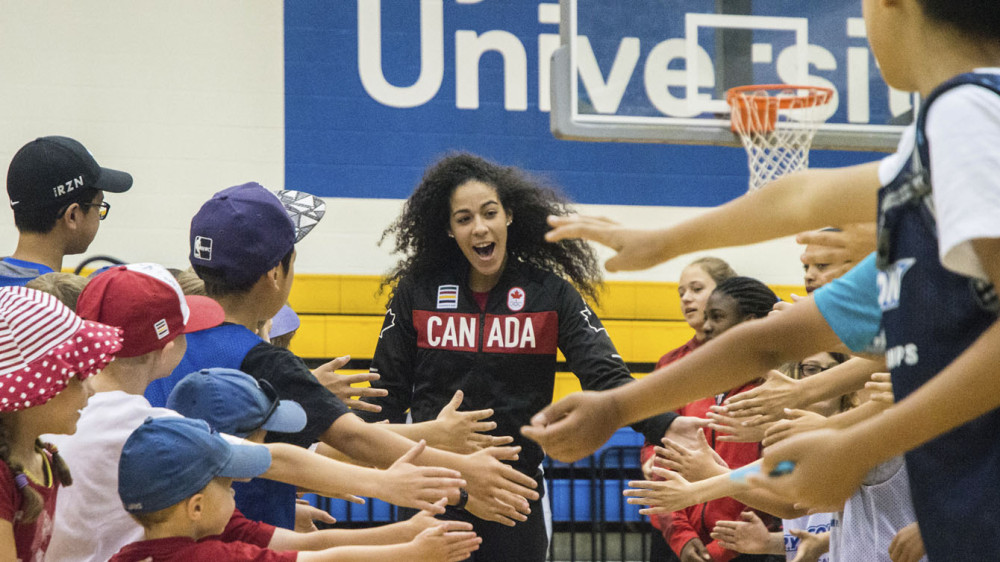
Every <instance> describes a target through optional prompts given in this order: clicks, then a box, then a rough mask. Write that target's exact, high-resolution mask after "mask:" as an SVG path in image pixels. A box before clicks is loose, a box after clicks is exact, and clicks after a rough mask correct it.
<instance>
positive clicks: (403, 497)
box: [378, 440, 466, 514]
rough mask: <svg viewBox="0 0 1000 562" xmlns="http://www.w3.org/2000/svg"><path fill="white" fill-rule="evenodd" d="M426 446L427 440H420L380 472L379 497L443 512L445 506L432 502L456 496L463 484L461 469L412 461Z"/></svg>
mask: <svg viewBox="0 0 1000 562" xmlns="http://www.w3.org/2000/svg"><path fill="white" fill-rule="evenodd" d="M426 447H427V443H426V442H425V441H423V440H421V441H420V442H419V443H417V444H416V445H414V446H413V447H412V448H411V449H410V450H409V451H407V452H406V453H405V454H404V455H403V456H401V457H399V458H398V459H396V462H394V463H392V466H390V467H389V468H387V469H386V470H385V471H383V472H382V473H381V475H382V477H383V481H382V483H381V485H380V486H379V489H380V490H384V492H383V493H382V494H381V495H380V496H378V497H379V499H382V500H385V501H387V502H389V503H391V504H395V505H398V506H402V507H412V508H415V509H425V510H427V511H430V512H431V513H437V514H440V513H444V506H441V505H437V504H436V503H434V502H436V501H437V500H439V499H440V498H451V499H453V500H456V501H457V500H458V497H459V488H464V487H465V486H466V482H465V480H464V479H462V475H461V473H459V472H458V471H456V470H452V469H450V468H442V467H437V466H417V465H415V464H413V460H414V459H416V458H417V457H418V456H420V453H422V452H424V449H425V448H426Z"/></svg>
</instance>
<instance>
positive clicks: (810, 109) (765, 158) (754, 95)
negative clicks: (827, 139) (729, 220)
mask: <svg viewBox="0 0 1000 562" xmlns="http://www.w3.org/2000/svg"><path fill="white" fill-rule="evenodd" d="M832 100H833V90H832V89H831V88H823V87H818V86H792V85H788V84H765V85H754V86H740V87H738V88H732V89H730V90H729V91H727V92H726V102H727V103H728V104H729V107H730V109H731V121H732V129H733V132H734V133H737V134H738V135H739V136H740V140H742V141H743V147H744V148H746V151H747V160H748V164H749V165H750V190H751V191H752V190H755V189H758V188H760V187H762V186H763V185H765V184H767V183H769V182H771V181H774V180H775V179H777V178H778V177H780V176H783V175H785V174H788V173H791V172H795V171H797V170H801V169H803V168H808V167H809V146H810V145H811V144H812V139H813V136H814V135H815V134H816V130H817V129H819V126H820V124H821V123H823V122H824V121H826V117H827V116H826V111H825V110H827V109H828V105H829V103H830V102H831V101H832Z"/></svg>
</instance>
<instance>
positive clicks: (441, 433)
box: [429, 390, 514, 454]
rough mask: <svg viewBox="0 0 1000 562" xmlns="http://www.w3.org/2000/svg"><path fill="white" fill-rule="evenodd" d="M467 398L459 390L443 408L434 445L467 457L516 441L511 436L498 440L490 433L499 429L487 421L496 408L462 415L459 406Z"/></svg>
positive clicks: (438, 420)
mask: <svg viewBox="0 0 1000 562" xmlns="http://www.w3.org/2000/svg"><path fill="white" fill-rule="evenodd" d="M463 398H465V394H464V393H463V392H462V391H461V390H457V391H455V395H454V396H453V397H452V399H451V402H448V403H447V404H445V406H444V408H442V409H441V412H440V413H439V414H438V415H437V418H436V419H435V420H434V423H435V424H436V427H437V430H436V431H434V432H433V433H434V434H435V438H434V439H433V440H429V442H430V445H431V446H433V447H436V448H438V449H445V450H447V451H452V452H455V453H459V454H466V453H475V452H476V451H478V450H480V449H485V448H487V447H499V446H501V445H507V444H509V443H513V442H514V438H513V437H510V436H507V435H504V436H500V437H495V436H493V435H489V434H487V433H486V432H487V431H493V430H494V429H496V427H497V424H496V422H492V421H484V420H485V419H486V418H488V417H490V416H492V415H493V410H492V409H486V410H471V411H466V412H459V411H458V407H459V406H461V405H462V399H463Z"/></svg>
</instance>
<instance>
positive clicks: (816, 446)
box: [762, 239, 1000, 508]
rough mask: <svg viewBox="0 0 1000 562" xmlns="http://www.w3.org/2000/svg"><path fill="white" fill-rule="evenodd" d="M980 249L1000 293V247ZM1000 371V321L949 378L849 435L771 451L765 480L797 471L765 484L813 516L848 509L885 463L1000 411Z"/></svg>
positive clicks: (945, 373)
mask: <svg viewBox="0 0 1000 562" xmlns="http://www.w3.org/2000/svg"><path fill="white" fill-rule="evenodd" d="M972 246H973V248H974V249H975V252H976V254H977V256H978V257H979V261H980V262H981V263H982V265H983V267H984V268H985V269H986V273H987V275H988V276H989V278H990V281H991V282H992V283H993V286H994V287H997V286H1000V239H979V240H974V241H973V242H972ZM998 364H1000V321H995V322H994V323H993V325H992V326H990V327H989V328H988V329H987V330H986V331H985V332H983V334H982V335H980V336H979V338H978V339H977V340H976V341H975V343H973V344H972V345H971V346H969V347H968V348H967V349H966V350H965V351H964V352H962V353H961V354H960V355H959V356H958V357H957V358H955V360H954V361H952V362H951V364H949V365H948V366H947V367H945V368H944V370H942V371H941V372H940V373H938V374H937V375H935V376H934V377H933V378H932V379H931V380H929V381H928V382H927V383H926V384H924V385H923V386H921V387H920V388H918V389H917V390H916V391H914V392H913V393H912V394H910V395H909V396H907V397H906V398H905V399H904V400H902V401H900V402H899V403H898V404H896V405H894V406H892V407H890V408H888V409H887V410H886V411H885V412H883V413H882V414H881V415H879V416H877V417H875V418H872V419H869V420H867V421H865V422H862V423H859V424H857V425H855V426H853V427H851V428H850V429H848V430H846V431H832V430H821V431H814V432H811V433H807V434H803V435H799V436H796V437H793V438H790V439H788V440H787V441H783V442H781V443H779V444H777V445H775V446H774V447H772V448H768V449H766V450H765V451H764V473H765V474H766V473H767V471H768V470H770V469H772V468H773V467H774V466H776V465H777V463H779V462H781V461H785V460H788V461H793V462H794V463H795V470H793V471H792V473H791V474H789V475H787V476H784V477H781V478H773V479H762V483H764V484H765V485H766V486H768V487H769V488H771V489H773V490H775V491H777V492H780V493H783V494H790V495H795V496H796V497H799V498H800V499H801V502H802V503H803V504H804V505H806V506H808V507H812V508H825V507H829V506H833V505H836V504H837V503H841V502H843V500H844V499H846V498H847V497H848V496H850V495H851V493H853V492H854V490H856V489H857V487H858V485H859V484H860V482H861V480H862V478H864V475H865V474H866V472H867V471H868V470H869V469H871V468H872V467H873V466H875V465H877V464H878V463H879V462H882V461H885V460H887V459H890V458H892V457H895V456H898V455H900V454H902V453H904V452H906V451H909V450H911V449H914V448H916V447H918V446H920V445H921V444H923V443H926V442H927V441H929V440H931V439H933V438H934V437H937V436H938V435H941V434H943V433H946V432H947V431H949V430H951V429H954V428H956V427H958V426H960V425H962V424H964V423H966V422H968V421H971V420H973V419H975V418H977V417H979V416H981V415H983V414H985V413H987V412H989V411H991V410H993V409H995V408H996V407H997V406H1000V377H997V376H996V366H997V365H998ZM886 435H891V436H892V439H886V438H885V436H886ZM843 451H851V454H850V455H843Z"/></svg>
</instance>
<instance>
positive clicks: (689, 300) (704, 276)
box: [677, 265, 715, 330]
mask: <svg viewBox="0 0 1000 562" xmlns="http://www.w3.org/2000/svg"><path fill="white" fill-rule="evenodd" d="M714 290H715V280H714V279H712V276H711V275H709V274H708V273H706V272H705V270H704V269H702V267H701V266H700V265H689V266H687V267H685V268H684V271H682V272H681V278H680V280H679V281H678V283H677V295H678V296H680V298H681V309H682V311H683V313H684V320H686V321H687V323H688V325H689V326H691V327H692V328H693V329H695V330H700V329H701V328H702V327H703V325H704V323H705V304H706V303H707V302H708V297H709V296H710V295H711V294H712V291H714Z"/></svg>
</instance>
